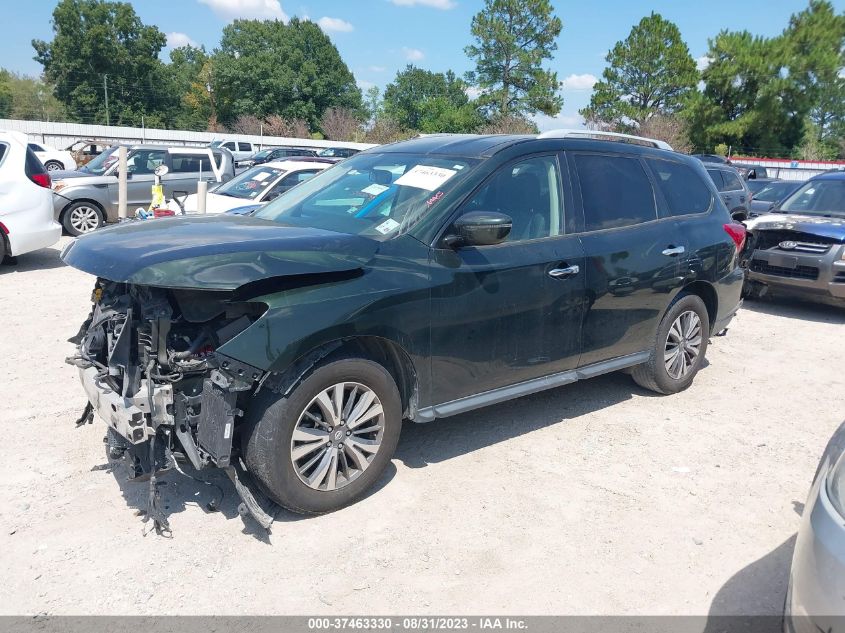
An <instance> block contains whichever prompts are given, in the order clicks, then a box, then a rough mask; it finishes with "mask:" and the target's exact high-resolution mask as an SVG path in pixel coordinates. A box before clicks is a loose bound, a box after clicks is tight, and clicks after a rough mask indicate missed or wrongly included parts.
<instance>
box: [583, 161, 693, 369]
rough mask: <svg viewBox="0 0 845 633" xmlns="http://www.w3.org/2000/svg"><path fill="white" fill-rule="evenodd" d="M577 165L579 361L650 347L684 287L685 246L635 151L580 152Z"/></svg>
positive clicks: (613, 356)
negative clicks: (581, 272) (673, 296)
mask: <svg viewBox="0 0 845 633" xmlns="http://www.w3.org/2000/svg"><path fill="white" fill-rule="evenodd" d="M570 165H571V166H572V169H573V172H574V174H575V176H574V180H575V182H576V183H577V187H573V191H574V192H575V193H576V199H577V201H578V205H579V207H580V210H581V214H582V219H581V222H582V226H581V230H582V231H583V232H582V233H581V241H582V242H583V245H584V251H585V254H586V271H585V272H586V302H587V305H586V306H585V310H586V314H585V316H584V325H583V328H582V335H581V338H582V349H581V361H580V365H582V366H584V365H590V364H592V363H596V362H599V361H603V360H608V359H611V358H616V357H620V356H626V355H629V354H633V353H636V352H641V351H643V350H646V349H648V348H649V347H650V346H651V345H652V344H653V337H654V335H655V331H656V329H657V325H658V323H659V321H660V318H661V317H662V315H663V312H664V311H665V310H666V307H667V305H668V302H669V300H668V296H667V295H668V294H669V293H671V292H672V290H674V289H675V288H677V287H679V286H680V285H681V281H682V280H681V277H680V274H681V266H680V259H679V258H680V257H681V256H682V255H683V253H684V252H685V246H684V242H683V239H682V236H681V235H680V233H679V230H678V227H677V225H676V223H675V222H674V220H673V219H672V218H671V217H664V216H663V215H662V214H660V213H658V198H657V195H656V193H655V188H654V183H653V180H652V178H651V177H650V174H649V172H648V170H647V167H646V165H645V163H644V162H643V161H642V160H641V159H640V158H639V157H638V156H636V155H626V154H610V153H594V152H576V153H574V154H571V155H570Z"/></svg>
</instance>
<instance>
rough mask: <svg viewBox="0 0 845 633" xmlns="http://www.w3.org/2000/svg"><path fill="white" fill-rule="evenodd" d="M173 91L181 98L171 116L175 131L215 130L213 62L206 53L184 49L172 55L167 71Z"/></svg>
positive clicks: (199, 49)
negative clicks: (178, 129) (176, 129)
mask: <svg viewBox="0 0 845 633" xmlns="http://www.w3.org/2000/svg"><path fill="white" fill-rule="evenodd" d="M166 71H167V73H166V74H167V76H168V81H169V83H170V91H171V92H172V93H173V94H176V95H181V100H180V102H179V103H178V104H177V105H176V106H175V110H174V112H173V113H171V115H170V119H171V120H172V123H173V125H174V126H175V127H178V128H180V129H188V130H206V129H210V128H213V127H214V123H215V120H216V112H215V109H214V92H213V86H212V81H213V77H212V62H211V59H210V58H209V56H208V55H207V54H206V52H205V49H204V48H202V47H200V48H197V47H194V46H182V47H180V48H175V49H173V50H172V51H170V63H169V64H168V65H167V67H166Z"/></svg>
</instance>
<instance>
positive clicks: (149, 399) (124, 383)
mask: <svg viewBox="0 0 845 633" xmlns="http://www.w3.org/2000/svg"><path fill="white" fill-rule="evenodd" d="M92 301H93V307H92V311H91V314H90V316H89V318H88V319H87V321H86V322H85V323H84V324H83V325H82V327H81V329H80V331H79V333H78V334H77V335H76V336H75V337H74V338H73V339H71V340H72V341H73V342H74V343H76V344H77V352H76V354H75V355H74V356H72V357H70V358H68V362H69V363H71V364H72V365H74V366H76V367H77V368H78V371H79V376H80V379H81V381H82V384H83V386H84V389H85V392H86V395H87V397H88V402H89V405H88V407H87V408H86V414H87V416H88V417H90V416H91V415H92V414H93V413H96V414H97V415H99V417H101V418H102V419H103V420H104V421H105V422H106V424H107V425H108V436H107V443H108V448H109V453H110V457H112V458H117V457H120V456H123V457H125V458H126V459H127V461H128V462H129V466H130V469H129V470H130V478H134V479H136V480H141V481H145V480H148V481H149V482H150V503H149V506H150V507H149V510H148V513H149V518H150V519H152V520H153V521H154V523H155V526H156V528H157V529H159V530H162V529H164V530H168V529H169V528H168V526H167V521H166V518H165V517H164V515H163V513H162V512H161V511H160V509H159V507H158V502H157V494H158V493H157V490H156V473H158V472H160V471H162V470H166V469H168V468H171V467H174V466H175V467H176V468H178V467H179V466H178V463H179V462H189V463H190V464H191V465H192V466H193V468H195V469H197V470H201V469H204V468H208V467H219V468H225V469H226V470H227V474H229V476H230V477H232V479H233V481H235V485H236V487H237V489H238V492H239V494H241V497H242V498H243V499H244V502H245V503H246V505H247V509H248V510H250V511H251V513H252V514H253V516H255V517H256V518H257V519H258V520H259V522H260V523H262V525H264V524H265V523H267V520H266V519H267V517H262V516H260V508H255V507H251V506H253V505H254V503H255V499H254V498H251V497H250V495H249V492H248V491H247V490H245V489H244V488H243V485H242V484H241V482H240V481H239V478H238V475H237V470H236V469H235V468H233V465H236V464H233V461H234V460H235V457H236V455H233V440H234V437H235V427H236V424H237V423H238V421H239V417H240V416H241V415H242V411H241V408H239V400H240V399H241V398H248V397H250V396H251V394H252V393H253V391H254V390H255V388H256V385H257V384H258V381H259V379H260V378H261V375H260V372H257V371H255V372H253V371H250V370H249V368H246V367H245V366H239V367H237V368H234V367H233V363H232V361H231V360H226V359H224V358H223V357H221V356H220V355H219V354H218V353H217V349H218V348H219V347H220V346H221V345H224V344H225V343H226V342H228V341H230V340H231V339H233V338H234V337H235V336H237V335H238V334H239V333H240V332H242V331H243V330H245V329H246V328H248V327H249V326H250V325H251V324H252V323H254V322H255V321H256V320H257V319H258V318H259V317H260V316H261V315H262V314H263V313H264V311H265V310H266V305H265V304H263V303H260V302H249V301H240V302H239V301H235V300H234V298H233V293H232V292H229V291H209V290H170V289H164V288H158V287H151V286H141V285H133V284H127V283H116V282H111V281H107V280H104V279H98V281H97V283H96V286H95V288H94V292H93V297H92ZM83 417H85V416H83ZM236 450H237V449H236V447H235V449H234V452H236ZM268 526H269V524H267V525H265V527H268Z"/></svg>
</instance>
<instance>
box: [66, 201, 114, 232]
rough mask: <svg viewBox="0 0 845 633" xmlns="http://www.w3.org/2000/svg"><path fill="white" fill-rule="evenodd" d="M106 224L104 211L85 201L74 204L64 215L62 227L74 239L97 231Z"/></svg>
mask: <svg viewBox="0 0 845 633" xmlns="http://www.w3.org/2000/svg"><path fill="white" fill-rule="evenodd" d="M104 223H105V222H104V220H103V210H102V209H101V208H100V207H99V206H97V205H96V204H94V203H93V202H88V201H85V200H80V201H79V202H74V203H73V204H72V205H70V206H69V207H68V208H67V209H65V210H64V213H62V225H63V226H64V227H65V230H66V231H67V232H68V233H70V234H71V235H73V236H74V237H79V236H80V235H84V234H85V233H90V232H91V231H95V230H97V229H98V228H100V227H101V226H103V224H104Z"/></svg>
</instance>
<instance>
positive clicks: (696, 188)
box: [646, 159, 713, 215]
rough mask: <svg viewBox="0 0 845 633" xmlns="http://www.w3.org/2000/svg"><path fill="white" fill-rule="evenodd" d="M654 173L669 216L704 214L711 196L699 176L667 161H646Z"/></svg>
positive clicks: (682, 166)
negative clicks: (667, 207)
mask: <svg viewBox="0 0 845 633" xmlns="http://www.w3.org/2000/svg"><path fill="white" fill-rule="evenodd" d="M646 162H648V164H649V165H650V166H651V169H652V170H653V171H654V175H655V181H656V182H657V187H658V188H659V189H660V193H662V194H663V197H664V198H665V199H666V204H667V205H668V206H669V213H670V214H671V215H690V214H695V213H706V212H707V211H709V210H710V205H711V203H712V202H713V195H712V194H711V193H710V187H708V186H707V183H705V182H704V181H703V180H702V179H701V176H699V175H698V173H697V172H696V171H695V170H694V169H693V168H692V167H690V166H689V165H684V164H682V163H675V162H671V161H667V160H653V159H647V161H646Z"/></svg>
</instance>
